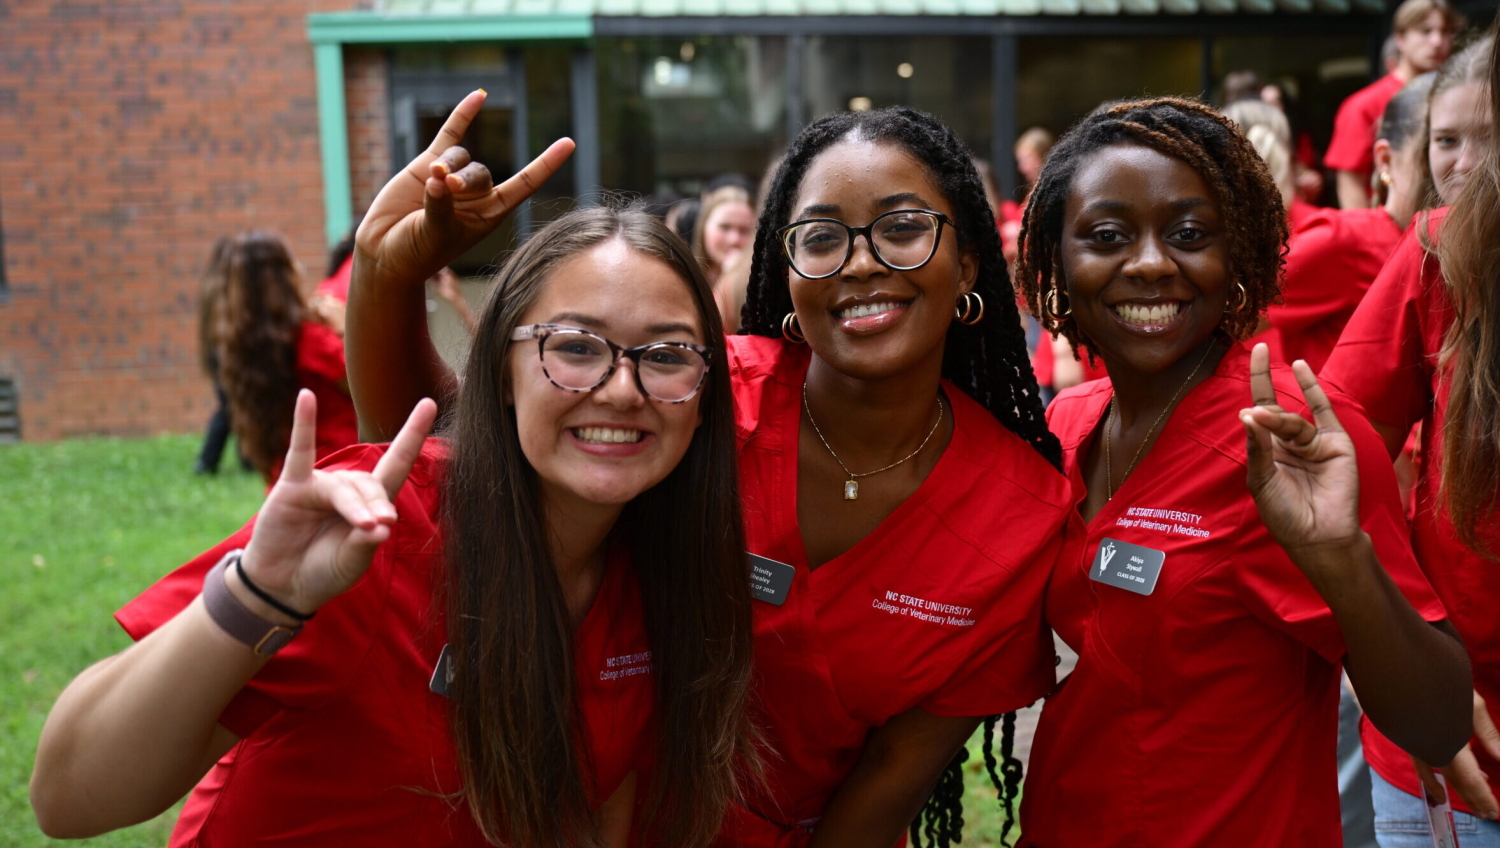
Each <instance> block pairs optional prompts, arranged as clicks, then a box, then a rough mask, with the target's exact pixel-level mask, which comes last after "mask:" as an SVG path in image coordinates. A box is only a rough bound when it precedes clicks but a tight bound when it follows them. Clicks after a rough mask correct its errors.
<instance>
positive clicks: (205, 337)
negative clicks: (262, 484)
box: [193, 236, 250, 474]
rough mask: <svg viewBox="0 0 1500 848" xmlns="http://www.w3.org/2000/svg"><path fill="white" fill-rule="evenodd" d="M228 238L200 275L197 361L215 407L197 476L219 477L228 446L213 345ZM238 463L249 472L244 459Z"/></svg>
mask: <svg viewBox="0 0 1500 848" xmlns="http://www.w3.org/2000/svg"><path fill="white" fill-rule="evenodd" d="M229 245H230V238H229V236H220V237H219V239H218V241H215V242H214V247H213V252H212V254H210V256H209V259H208V267H207V268H205V269H204V271H203V280H202V284H201V288H200V291H199V294H198V357H199V362H200V363H201V364H202V366H203V373H204V374H205V375H207V376H208V379H209V380H210V381H211V382H212V383H213V386H214V401H215V404H216V405H215V407H214V411H213V414H212V415H210V416H209V418H208V427H207V429H206V430H205V431H204V433H203V447H202V449H201V450H199V451H198V464H197V465H196V466H194V468H193V471H194V472H196V473H198V474H217V473H219V463H220V461H221V460H222V459H223V456H224V447H225V445H227V444H228V443H229V434H230V431H231V428H230V425H229V422H230V419H229V399H228V398H227V397H225V396H224V383H223V381H222V380H221V379H220V378H219V353H218V350H217V349H216V347H215V345H214V327H215V325H216V323H217V321H218V310H219V304H220V302H222V301H223V299H224V267H225V265H226V263H227V262H228V259H229ZM240 463H241V464H242V465H244V466H245V468H247V469H248V468H249V467H250V465H249V463H248V462H246V461H245V459H244V457H243V456H241V457H240Z"/></svg>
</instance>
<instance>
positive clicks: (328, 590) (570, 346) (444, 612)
mask: <svg viewBox="0 0 1500 848" xmlns="http://www.w3.org/2000/svg"><path fill="white" fill-rule="evenodd" d="M536 167H537V168H545V167H546V166H545V163H539V164H538V165H537V166H536ZM406 178H407V177H406V175H404V174H403V175H398V176H397V178H396V180H403V179H406ZM516 187H517V186H516V184H511V185H509V186H508V187H502V188H501V189H500V191H511V192H514V191H515V190H516ZM425 278H426V274H423V275H422V277H421V279H425ZM721 338H722V335H721V330H720V326H719V320H718V313H717V310H716V309H715V306H714V302H713V299H712V296H711V294H710V293H709V290H708V286H707V283H706V281H705V280H704V279H703V276H702V273H701V271H700V270H699V269H698V267H697V264H696V263H695V262H694V261H693V259H692V257H691V256H690V255H689V254H688V252H687V251H686V249H685V248H684V246H683V245H682V242H681V241H680V240H678V239H677V238H676V237H675V236H672V235H671V234H670V233H668V232H667V231H666V229H665V228H664V227H663V226H662V225H661V224H660V223H659V222H657V221H656V220H655V219H653V218H651V217H650V216H648V215H646V214H645V213H643V212H636V211H618V210H612V209H602V208H600V209H587V210H580V211H575V212H572V213H570V214H568V215H565V216H563V217H561V218H559V219H558V220H556V221H554V222H553V223H551V224H550V225H548V226H547V227H545V228H543V229H542V230H541V231H540V232H538V233H537V234H535V235H534V236H533V237H532V238H531V240H530V241H529V242H528V243H527V244H526V245H525V246H524V247H523V248H521V249H520V250H518V251H517V252H516V253H515V254H513V255H512V257H511V258H510V260H509V261H508V262H507V263H506V265H505V266H504V267H503V268H502V269H501V270H500V272H499V273H498V275H497V276H496V278H495V282H494V288H493V291H492V293H491V296H490V299H489V301H488V304H487V306H486V307H485V310H484V314H483V317H482V318H481V320H480V323H479V327H478V330H477V333H476V335H475V342H474V347H473V350H472V352H471V354H470V356H469V357H468V363H467V365H466V372H465V378H466V379H465V381H464V383H463V389H462V392H461V393H460V395H459V397H458V399H457V402H456V403H455V404H454V406H453V409H452V419H451V423H450V425H449V426H448V428H447V431H446V438H441V439H440V438H431V439H424V436H425V434H426V433H427V430H428V428H429V427H430V426H431V424H432V421H433V418H434V415H435V409H434V405H433V404H432V403H431V402H430V401H423V402H421V403H419V404H417V407H416V410H415V411H414V412H413V413H412V414H411V416H410V418H409V419H408V421H407V423H406V425H405V427H404V428H403V429H402V431H401V432H400V433H399V434H398V435H397V436H396V438H395V441H394V442H393V443H392V444H391V445H389V446H385V445H363V446H358V447H356V448H353V449H351V450H349V451H345V452H341V453H339V454H338V455H337V456H335V457H333V458H331V459H330V460H328V461H327V462H325V463H323V464H322V465H321V466H320V467H319V468H317V469H314V467H313V466H314V449H313V444H314V433H313V422H314V418H315V414H316V413H315V409H314V407H315V402H314V400H313V397H312V396H311V394H310V393H308V392H303V393H302V394H301V395H300V396H299V397H298V398H297V401H296V408H295V414H294V416H293V418H294V426H293V428H292V433H291V449H290V451H289V453H288V455H287V459H286V466H285V471H284V473H283V474H282V475H281V478H280V479H279V481H278V482H277V484H276V486H275V487H274V488H273V489H272V491H271V494H270V496H269V497H268V498H267V501H266V504H265V506H264V508H263V509H262V511H261V513H260V515H259V516H258V518H257V519H256V520H255V521H252V522H251V524H250V525H248V526H247V527H246V528H245V529H243V530H241V531H240V532H239V533H236V534H235V535H234V536H232V537H231V538H229V539H228V540H226V541H225V542H223V543H222V544H220V545H218V546H216V547H215V548H214V549H212V550H210V551H208V552H207V553H205V554H204V555H203V556H201V557H199V558H197V559H195V560H194V561H192V562H191V563H189V564H187V565H186V566H184V567H182V568H181V569H179V570H178V571H176V572H174V573H172V574H171V575H169V576H168V577H166V578H165V579H164V580H163V581H162V582H160V583H158V584H157V585H156V586H154V587H152V588H151V589H148V590H147V591H146V592H145V593H144V594H142V595H141V596H140V597H138V598H137V599H136V600H134V601H132V602H131V603H130V604H128V605H127V606H126V607H125V608H124V609H123V610H121V611H120V612H119V613H118V615H117V617H118V618H119V620H120V622H121V624H122V625H123V626H124V627H125V628H126V630H127V631H129V632H130V634H131V635H132V636H133V637H135V638H137V639H138V640H139V642H138V644H136V645H135V646H133V647H131V648H130V649H128V650H126V651H124V652H122V653H121V654H118V655H116V656H114V657H111V658H109V659H106V660H104V661H102V662H100V663H99V664H97V665H95V666H94V667H92V668H90V669H88V670H87V671H85V672H84V673H83V674H81V675H80V676H79V677H78V678H77V679H76V680H75V681H74V682H73V683H72V684H71V685H70V686H69V687H68V689H67V690H66V691H65V692H64V693H63V695H62V696H61V697H60V698H59V700H58V703H57V706H56V707H55V708H54V709H53V711H52V714H51V716H50V717H49V719H48V723H47V725H46V727H45V729H44V730H43V734H42V740H41V744H40V747H39V750H38V755H37V768H36V772H35V774H34V775H33V778H32V802H33V807H34V809H35V810H36V813H37V817H38V820H39V821H40V823H41V825H42V827H43V829H44V830H45V831H47V832H48V833H50V834H53V835H56V836H83V835H89V834H94V833H100V832H103V831H106V830H110V829H113V828H117V827H121V826H124V825H127V824H132V823H135V822H138V821H143V820H145V819H147V818H150V817H152V816H154V815H156V814H158V813H159V812H161V811H162V810H164V809H166V808H167V807H169V806H170V805H171V804H172V803H173V802H175V801H176V800H177V799H178V798H179V797H181V795H182V794H183V793H184V792H186V791H187V790H188V789H190V788H191V789H192V793H191V795H190V797H189V799H188V802H187V805H186V806H185V808H184V810H183V812H182V815H181V817H180V819H179V821H178V826H177V829H176V831H175V833H174V835H173V839H172V845H174V846H184V845H197V844H241V843H252V842H255V843H259V842H262V841H274V842H276V843H277V844H283V845H308V846H322V845H377V844H378V845H424V846H425V845H432V846H449V845H453V846H471V845H472V846H478V845H484V844H495V845H511V846H526V848H537V847H539V848H562V846H569V847H570V848H571V846H608V848H625V846H627V845H634V844H646V843H652V844H663V845H671V846H689V848H692V846H703V845H706V844H707V843H708V842H709V840H710V839H711V838H712V837H713V835H714V834H715V833H716V831H717V829H718V827H719V823H720V821H721V819H722V817H723V815H724V811H725V809H726V807H727V805H728V803H729V801H730V800H731V799H732V798H734V797H736V795H737V789H736V787H737V771H736V769H737V767H739V766H742V765H743V764H745V763H747V762H749V763H753V762H754V761H755V754H754V752H753V751H751V750H748V748H747V743H748V741H749V740H750V739H751V732H750V730H749V727H748V721H747V718H746V713H745V710H744V706H745V699H746V693H747V691H748V688H749V680H750V665H749V663H750V597H749V593H750V590H749V587H748V585H747V584H746V579H745V568H744V561H743V553H742V551H743V533H742V531H741V524H740V520H739V514H738V494H737V489H736V485H735V468H734V466H735V459H734V435H733V433H734V417H733V410H732V406H731V401H730V395H729V369H728V364H727V362H726V359H725V356H724V352H723V350H722V349H721V348H720V349H715V348H716V346H717V345H718V344H719V340H720V339H721ZM205 575H206V577H205ZM200 589H201V592H200ZM314 613H316V618H315V619H314ZM293 637H296V638H293ZM278 651H279V653H278ZM272 654H275V656H274V657H273V656H271V655H272ZM122 764H129V770H128V774H127V773H123V772H122V769H123V765H122ZM195 783H196V784H197V786H196V788H193V787H194V784H195Z"/></svg>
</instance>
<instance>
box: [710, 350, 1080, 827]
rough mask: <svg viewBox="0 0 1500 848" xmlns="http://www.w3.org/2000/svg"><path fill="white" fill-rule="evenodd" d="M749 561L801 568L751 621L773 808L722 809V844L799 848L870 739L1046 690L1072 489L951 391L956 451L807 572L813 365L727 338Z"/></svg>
mask: <svg viewBox="0 0 1500 848" xmlns="http://www.w3.org/2000/svg"><path fill="white" fill-rule="evenodd" d="M729 355H730V373H731V376H732V379H733V381H734V392H735V411H736V418H737V428H738V431H739V438H740V486H741V492H742V500H743V504H744V516H745V530H746V536H747V539H748V544H749V548H750V552H751V553H753V554H756V555H759V556H762V557H766V558H768V559H771V560H775V561H776V562H778V563H783V564H786V565H789V566H791V567H792V568H793V569H795V574H794V576H793V579H792V582H791V587H790V589H789V591H788V592H787V594H786V600H785V602H784V603H783V604H782V605H780V606H776V605H773V604H771V603H767V602H765V601H762V600H756V601H754V602H753V603H754V606H755V666H756V680H757V691H756V694H757V702H758V712H759V715H758V716H757V718H758V720H759V722H760V726H761V727H762V728H763V729H764V730H765V733H766V736H767V741H768V742H769V744H770V746H771V747H772V748H773V749H774V750H775V752H776V754H775V756H773V757H772V758H771V759H770V761H769V762H768V763H767V765H768V774H767V784H768V789H767V791H766V792H756V793H753V794H752V795H751V796H750V797H749V798H748V799H747V804H746V806H745V807H743V808H734V809H732V810H731V814H730V817H729V821H728V823H727V824H726V827H725V830H724V832H723V834H722V837H721V839H722V844H724V845H735V846H773V845H774V846H777V848H788V846H801V845H805V844H807V841H808V839H809V838H810V835H809V830H810V829H811V827H812V826H813V825H814V824H815V823H816V822H817V820H818V818H819V817H820V816H821V815H822V813H823V808H824V806H825V805H826V804H827V803H828V800H829V799H830V798H831V797H832V796H833V794H834V793H835V792H836V791H837V790H838V788H839V786H840V785H841V784H842V783H843V781H844V778H845V777H846V776H847V775H848V774H849V772H850V770H852V769H853V768H854V765H855V763H856V762H857V761H858V760H859V757H860V754H861V752H862V751H863V749H864V745H865V739H866V738H867V737H868V735H869V734H870V731H872V730H874V729H875V728H877V727H880V726H881V725H883V724H885V723H886V722H887V721H888V720H890V719H891V718H892V717H894V716H897V715H899V714H901V713H904V712H907V711H908V710H911V709H913V708H921V709H923V710H926V711H927V712H929V713H932V714H934V715H939V716H954V717H956V716H984V715H992V714H995V713H1004V712H1008V711H1010V710H1014V709H1017V708H1019V707H1022V706H1025V705H1027V704H1030V703H1032V702H1033V701H1035V700H1037V699H1038V698H1040V697H1042V696H1043V695H1045V694H1046V693H1047V691H1048V690H1049V689H1051V688H1052V684H1053V657H1054V652H1053V645H1052V636H1051V633H1050V632H1049V631H1048V630H1047V627H1046V626H1045V625H1044V624H1043V623H1042V615H1041V597H1042V592H1043V589H1044V587H1045V586H1046V582H1047V577H1048V575H1049V574H1050V572H1051V570H1052V565H1053V562H1054V561H1056V560H1057V559H1058V558H1059V557H1060V556H1063V555H1064V551H1065V550H1068V546H1069V544H1070V542H1071V543H1073V544H1076V535H1074V536H1070V535H1068V533H1067V530H1068V528H1069V526H1070V521H1071V522H1075V523H1076V521H1077V518H1076V515H1074V514H1073V510H1072V507H1071V498H1070V488H1069V484H1068V481H1067V480H1066V479H1065V478H1064V477H1063V476H1062V475H1061V474H1059V473H1058V472H1057V470H1056V469H1054V468H1052V467H1051V466H1050V465H1049V464H1048V463H1047V462H1046V461H1045V460H1044V459H1042V457H1041V456H1040V455H1039V454H1038V453H1037V452H1036V451H1035V450H1034V449H1032V448H1031V447H1030V446H1029V445H1027V444H1026V443H1025V442H1023V441H1022V440H1021V439H1020V438H1019V437H1018V436H1016V435H1015V434H1014V433H1011V432H1010V431H1009V430H1007V429H1005V428H1004V427H1003V426H1002V425H1001V424H1000V423H999V422H998V421H996V419H995V417H994V416H993V415H991V414H990V413H989V412H988V411H986V410H985V409H984V408H983V407H981V406H979V405H978V404H977V403H975V402H974V401H973V400H971V399H970V398H969V397H968V396H967V395H965V394H964V393H963V392H962V391H961V390H959V389H958V388H956V387H955V386H953V385H951V384H947V383H944V385H943V392H944V397H945V398H946V401H947V403H948V408H949V409H950V410H952V414H953V438H952V440H951V441H950V442H949V444H948V446H947V448H946V449H945V450H944V451H943V455H942V457H941V458H940V459H939V460H938V462H937V465H936V466H935V467H934V468H933V469H932V471H931V473H929V474H928V476H927V479H926V480H925V481H924V482H923V483H922V485H921V486H920V487H919V488H918V489H917V491H916V492H915V493H913V494H912V495H911V497H909V498H907V499H906V501H905V502H903V503H902V504H901V505H900V506H898V507H897V508H896V509H895V511H894V512H892V513H891V514H890V515H889V516H888V517H887V518H886V519H885V521H883V522H882V523H881V524H880V526H879V527H877V528H876V529H875V530H874V531H873V532H872V533H870V535H868V536H866V537H865V538H864V539H863V540H862V541H860V542H859V543H858V544H856V545H855V546H854V547H853V548H851V549H849V550H848V551H846V552H845V553H843V554H842V555H840V556H838V557H835V558H834V559H832V560H830V561H829V562H827V563H824V564H823V565H821V566H819V567H818V568H817V569H816V570H809V568H808V563H807V555H806V552H805V550H804V548H803V545H802V534H801V532H800V530H799V528H798V525H797V449H798V434H799V431H800V427H801V422H802V383H803V378H804V376H805V374H806V373H807V367H808V363H809V361H810V356H811V352H810V351H809V349H808V348H807V347H805V346H801V345H797V346H793V345H790V344H787V343H785V342H783V341H781V340H779V339H768V338H761V337H757V336H731V337H730V338H729Z"/></svg>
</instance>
